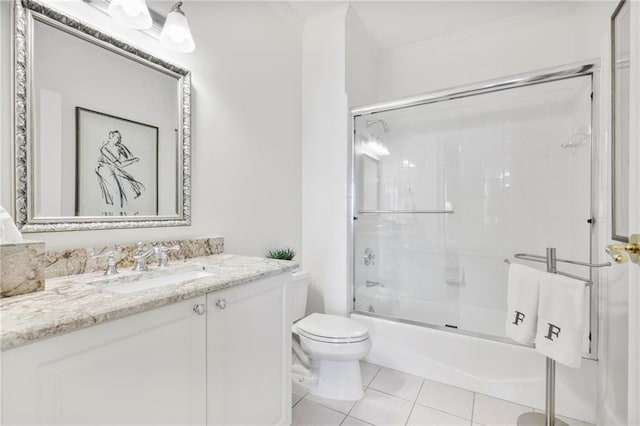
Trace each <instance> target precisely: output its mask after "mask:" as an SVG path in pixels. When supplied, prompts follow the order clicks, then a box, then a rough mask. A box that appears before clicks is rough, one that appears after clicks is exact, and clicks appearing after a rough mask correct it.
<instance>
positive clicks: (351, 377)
mask: <svg viewBox="0 0 640 426" xmlns="http://www.w3.org/2000/svg"><path fill="white" fill-rule="evenodd" d="M309 282H310V276H309V273H308V272H305V271H298V272H294V273H293V289H292V294H293V297H292V299H293V300H292V303H293V321H294V322H295V321H297V322H295V323H294V324H293V327H292V332H293V334H294V336H293V373H292V375H293V381H294V382H295V383H298V384H299V385H301V386H303V387H305V388H306V389H307V390H308V391H309V392H310V393H311V394H313V395H317V396H320V397H323V398H331V399H341V400H349V401H353V400H357V399H360V398H362V394H363V393H362V377H361V375H360V360H361V359H362V358H364V357H365V356H366V355H367V354H368V353H369V350H371V341H370V340H369V330H368V329H367V327H366V326H365V325H363V324H361V323H359V322H357V321H354V320H352V319H350V318H346V317H342V316H338V315H326V314H311V315H309V316H307V317H306V318H303V317H304V314H305V310H306V307H307V290H308V288H309ZM301 318H302V319H301ZM298 320H299V321H298Z"/></svg>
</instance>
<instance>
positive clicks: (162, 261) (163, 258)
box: [153, 245, 180, 268]
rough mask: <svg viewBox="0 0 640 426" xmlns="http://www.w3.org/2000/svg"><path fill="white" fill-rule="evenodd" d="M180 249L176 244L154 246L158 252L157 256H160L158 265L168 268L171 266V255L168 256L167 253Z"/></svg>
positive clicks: (156, 252)
mask: <svg viewBox="0 0 640 426" xmlns="http://www.w3.org/2000/svg"><path fill="white" fill-rule="evenodd" d="M178 250H180V246H178V245H175V246H173V247H165V246H159V247H154V249H153V251H154V252H155V254H156V257H157V258H158V266H159V267H161V268H166V267H167V266H169V256H167V253H168V252H170V251H178Z"/></svg>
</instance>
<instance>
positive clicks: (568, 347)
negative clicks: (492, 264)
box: [536, 274, 587, 368]
mask: <svg viewBox="0 0 640 426" xmlns="http://www.w3.org/2000/svg"><path fill="white" fill-rule="evenodd" d="M586 291H587V289H586V286H585V283H584V282H583V281H578V280H574V279H573V278H569V277H564V276H562V275H556V274H545V277H544V278H543V279H542V282H541V283H540V305H539V307H538V331H537V333H536V349H537V350H538V351H539V352H541V353H543V354H544V355H546V356H548V357H549V358H552V359H555V360H556V361H558V362H560V363H562V364H565V365H568V366H569V367H573V368H580V364H581V362H582V343H583V339H584V336H585V334H584V333H585V332H584V328H585V326H586V324H585V322H586V321H585V315H584V314H585V312H584V309H585V297H586Z"/></svg>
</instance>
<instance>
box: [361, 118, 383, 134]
mask: <svg viewBox="0 0 640 426" xmlns="http://www.w3.org/2000/svg"><path fill="white" fill-rule="evenodd" d="M365 124H366V125H367V127H371V126H374V125H376V124H380V125H381V126H382V131H383V133H389V124H388V123H387V122H386V121H384V120H383V119H381V118H376V119H373V120H367V121H366V122H365Z"/></svg>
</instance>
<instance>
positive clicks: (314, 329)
mask: <svg viewBox="0 0 640 426" xmlns="http://www.w3.org/2000/svg"><path fill="white" fill-rule="evenodd" d="M295 328H296V331H297V332H298V334H300V335H301V336H304V337H306V338H308V339H311V340H314V341H316V342H323V343H342V344H344V343H358V342H363V341H365V340H367V339H369V330H368V329H367V327H366V326H364V325H363V324H360V323H358V322H357V321H353V320H352V319H350V318H345V317H341V316H338V315H326V314H317V313H314V314H311V315H309V316H308V317H306V318H304V319H302V320H300V321H298V322H297V323H296V324H295Z"/></svg>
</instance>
